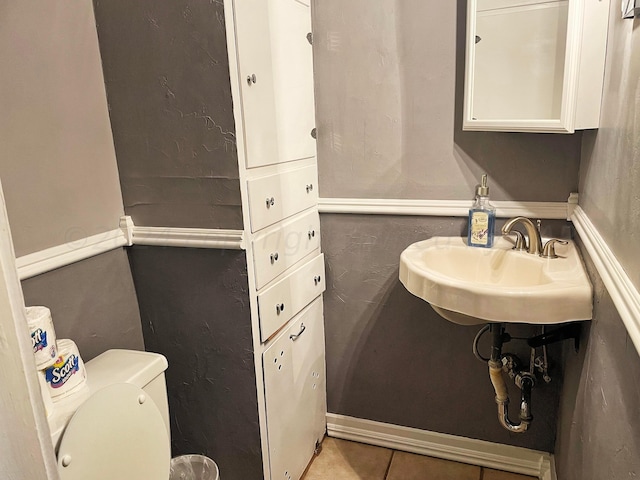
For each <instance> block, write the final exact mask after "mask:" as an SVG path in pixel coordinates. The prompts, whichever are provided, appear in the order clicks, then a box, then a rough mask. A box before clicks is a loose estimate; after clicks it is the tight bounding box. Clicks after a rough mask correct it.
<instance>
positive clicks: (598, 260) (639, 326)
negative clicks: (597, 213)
mask: <svg viewBox="0 0 640 480" xmlns="http://www.w3.org/2000/svg"><path fill="white" fill-rule="evenodd" d="M571 220H572V221H573V224H574V226H575V228H576V231H577V232H578V234H579V235H580V238H581V239H582V242H583V244H584V246H585V248H586V250H587V252H588V253H589V255H590V256H591V260H592V261H593V263H594V265H595V267H596V269H597V270H598V273H599V274H600V277H601V278H602V282H603V283H604V285H605V287H606V288H607V291H608V292H609V295H610V296H611V299H612V300H613V303H614V305H615V306H616V308H617V309H618V313H619V314H620V318H622V321H623V323H624V325H625V327H626V328H627V332H628V333H629V337H631V340H632V341H633V344H634V345H635V347H636V350H637V351H638V353H640V292H638V289H637V288H636V287H635V285H634V284H633V282H632V281H631V279H630V278H629V276H628V275H627V274H626V273H625V271H624V268H623V267H622V265H621V264H620V262H619V261H618V259H617V258H616V256H615V255H614V254H613V252H612V251H611V249H610V248H609V246H608V245H607V242H606V241H605V239H604V238H603V237H602V235H600V232H598V229H597V228H596V227H595V226H594V225H593V223H591V220H590V219H589V217H588V216H587V214H586V213H585V212H584V210H582V208H580V207H577V208H576V209H575V211H574V212H573V215H572V216H571Z"/></svg>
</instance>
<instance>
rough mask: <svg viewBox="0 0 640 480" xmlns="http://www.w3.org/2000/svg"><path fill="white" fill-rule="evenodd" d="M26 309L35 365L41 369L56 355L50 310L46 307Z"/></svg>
mask: <svg viewBox="0 0 640 480" xmlns="http://www.w3.org/2000/svg"><path fill="white" fill-rule="evenodd" d="M26 311H27V324H28V325H29V333H30V334H31V345H32V346H33V354H34V355H35V357H36V366H37V367H38V368H39V369H43V368H46V367H48V366H50V365H52V364H53V362H54V361H55V360H56V358H57V357H58V350H57V347H56V331H55V330H54V328H53V320H52V319H51V311H50V310H49V309H48V308H47V307H27V308H26Z"/></svg>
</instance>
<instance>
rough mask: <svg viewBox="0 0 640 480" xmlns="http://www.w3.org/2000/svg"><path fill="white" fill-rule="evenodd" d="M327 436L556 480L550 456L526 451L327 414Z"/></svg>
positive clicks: (525, 449)
mask: <svg viewBox="0 0 640 480" xmlns="http://www.w3.org/2000/svg"><path fill="white" fill-rule="evenodd" d="M327 434H328V435H329V436H330V437H335V438H342V439H345V440H352V441H356V442H361V443H367V444H370V445H377V446H380V447H385V448H391V449H394V450H401V451H405V452H411V453H417V454H420V455H428V456H430V457H437V458H444V459H446V460H453V461H456V462H462V463H469V464H472V465H478V466H482V467H487V468H494V469H496V470H504V471H507V472H513V473H519V474H522V475H530V476H535V477H538V478H540V479H541V480H557V479H556V473H555V465H554V459H553V455H551V454H549V453H546V452H540V451H537V450H529V449H527V448H521V447H514V446H511V445H501V444H498V443H492V442H486V441H483V440H475V439H471V438H465V437H458V436H455V435H446V434H443V433H436V432H429V431H426V430H419V429H417V428H410V427H402V426H398V425H391V424H388V423H381V422H374V421H372V420H363V419H360V418H353V417H346V416H344V415H338V414H335V413H327Z"/></svg>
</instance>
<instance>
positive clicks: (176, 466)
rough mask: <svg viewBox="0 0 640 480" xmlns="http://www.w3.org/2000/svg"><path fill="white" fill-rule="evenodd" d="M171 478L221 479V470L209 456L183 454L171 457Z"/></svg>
mask: <svg viewBox="0 0 640 480" xmlns="http://www.w3.org/2000/svg"><path fill="white" fill-rule="evenodd" d="M169 480H220V472H218V465H216V462H214V461H213V460H211V459H210V458H209V457H205V456H204V455H181V456H179V457H175V458H172V459H171V475H169Z"/></svg>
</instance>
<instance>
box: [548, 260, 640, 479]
mask: <svg viewBox="0 0 640 480" xmlns="http://www.w3.org/2000/svg"><path fill="white" fill-rule="evenodd" d="M584 258H585V260H586V264H587V267H588V271H589V274H590V277H591V280H592V283H593V287H594V294H595V295H594V316H593V321H592V322H591V326H590V329H587V330H586V331H584V335H583V338H582V340H581V343H582V346H581V348H580V353H579V355H576V354H575V353H573V352H567V353H566V365H565V386H564V388H563V391H562V397H561V403H560V411H559V423H558V439H557V444H556V466H557V470H558V479H560V480H603V479H606V480H622V479H628V478H634V477H637V476H638V475H639V474H640V456H638V452H639V451H640V425H639V424H638V420H639V419H640V387H639V385H638V382H637V379H638V378H640V358H639V357H638V352H637V351H636V349H635V347H634V345H633V342H632V341H631V339H630V338H629V335H628V334H627V331H626V329H625V326H624V324H623V323H622V320H621V318H620V316H619V314H618V311H617V310H616V307H615V305H614V304H613V302H612V300H611V297H610V296H609V294H608V292H607V290H606V289H605V287H604V285H603V284H602V280H601V279H600V277H599V276H598V273H597V272H596V270H595V267H594V266H593V263H592V262H591V259H590V258H589V256H588V255H587V254H585V255H584Z"/></svg>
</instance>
